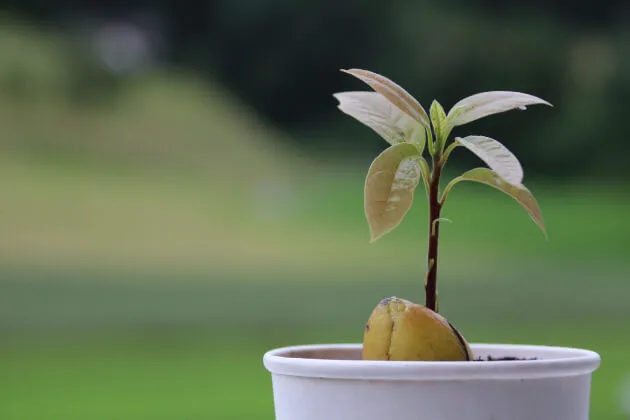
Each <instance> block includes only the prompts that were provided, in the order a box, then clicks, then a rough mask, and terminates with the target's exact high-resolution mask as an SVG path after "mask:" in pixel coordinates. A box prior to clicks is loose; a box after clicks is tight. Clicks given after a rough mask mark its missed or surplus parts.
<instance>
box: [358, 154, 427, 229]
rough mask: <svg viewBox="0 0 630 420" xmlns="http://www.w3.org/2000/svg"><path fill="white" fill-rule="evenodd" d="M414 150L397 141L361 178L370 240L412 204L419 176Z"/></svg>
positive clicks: (395, 222) (395, 223) (397, 220)
mask: <svg viewBox="0 0 630 420" xmlns="http://www.w3.org/2000/svg"><path fill="white" fill-rule="evenodd" d="M417 156H418V149H416V147H415V146H413V145H411V144H409V143H399V144H396V145H394V146H390V147H389V148H387V149H386V150H385V151H383V152H382V153H381V154H380V155H379V156H378V157H377V158H376V159H374V162H372V165H370V169H369V171H368V174H367V177H366V180H365V216H366V218H367V221H368V224H369V226H370V236H371V239H370V242H374V241H376V240H378V239H379V238H380V237H382V236H383V235H385V234H386V233H388V232H390V231H392V230H393V229H394V228H395V227H396V226H398V225H399V224H400V222H402V220H403V219H404V218H405V215H406V214H407V212H408V211H409V209H410V208H411V205H412V204H413V193H414V190H415V189H416V187H417V186H418V182H419V181H420V177H421V169H420V165H419V163H418V160H417V159H415V157H417Z"/></svg>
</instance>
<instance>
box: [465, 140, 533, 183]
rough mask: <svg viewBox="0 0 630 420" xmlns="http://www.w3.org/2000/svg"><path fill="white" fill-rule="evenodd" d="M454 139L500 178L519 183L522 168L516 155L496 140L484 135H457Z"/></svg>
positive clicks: (521, 177) (521, 176) (521, 178)
mask: <svg viewBox="0 0 630 420" xmlns="http://www.w3.org/2000/svg"><path fill="white" fill-rule="evenodd" d="M456 141H457V142H458V143H459V144H461V145H462V146H464V147H465V148H467V149H468V150H470V151H471V152H473V153H474V154H476V155H477V156H478V157H479V158H480V159H481V160H483V161H484V162H485V163H486V164H487V165H488V166H489V167H490V168H491V169H493V170H494V171H495V172H496V173H497V174H499V176H500V177H501V178H503V179H504V180H506V181H507V182H509V183H510V184H514V185H520V184H521V182H522V181H523V168H522V167H521V163H520V162H519V161H518V159H517V158H516V156H514V154H513V153H512V152H510V151H509V150H508V148H507V147H505V146H504V145H502V144H501V143H499V142H498V141H497V140H494V139H491V138H490V137H485V136H466V137H458V138H457V139H456Z"/></svg>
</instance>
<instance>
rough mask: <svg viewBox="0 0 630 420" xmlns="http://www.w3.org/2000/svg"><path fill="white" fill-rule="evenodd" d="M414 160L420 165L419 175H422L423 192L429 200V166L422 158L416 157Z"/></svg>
mask: <svg viewBox="0 0 630 420" xmlns="http://www.w3.org/2000/svg"><path fill="white" fill-rule="evenodd" d="M416 160H417V161H418V164H419V165H420V174H421V175H422V182H423V183H424V191H425V192H426V195H427V200H428V199H429V183H430V182H431V181H430V180H431V170H430V169H429V164H428V163H427V161H426V160H424V158H423V157H422V156H416Z"/></svg>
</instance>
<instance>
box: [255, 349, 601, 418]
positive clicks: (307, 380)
mask: <svg viewBox="0 0 630 420" xmlns="http://www.w3.org/2000/svg"><path fill="white" fill-rule="evenodd" d="M471 348H472V351H473V352H474V354H475V356H476V357H482V358H484V359H485V358H486V357H487V356H492V357H493V358H502V357H518V358H528V359H531V358H536V360H517V361H470V362H394V361H364V360H361V345H360V344H334V345H311V346H297V347H286V348H280V349H276V350H272V351H269V352H267V353H266V354H265V356H264V359H263V362H264V365H265V367H266V368H267V370H269V372H271V376H272V383H273V395H274V405H275V413H276V420H389V419H395V420H587V419H588V418H589V405H590V404H589V403H590V387H591V376H592V373H593V372H594V371H595V370H596V369H597V368H598V367H599V364H600V357H599V355H598V354H597V353H594V352H592V351H588V350H580V349H572V348H563V347H548V346H522V345H503V344H472V345H471Z"/></svg>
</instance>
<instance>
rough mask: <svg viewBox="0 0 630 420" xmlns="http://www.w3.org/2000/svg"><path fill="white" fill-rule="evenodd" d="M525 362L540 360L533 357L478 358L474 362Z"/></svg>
mask: <svg viewBox="0 0 630 420" xmlns="http://www.w3.org/2000/svg"><path fill="white" fill-rule="evenodd" d="M525 360H538V358H537V357H532V358H531V359H527V358H522V357H509V356H508V357H492V356H488V357H487V358H485V359H484V358H481V357H478V358H476V359H474V360H473V361H474V362H509V361H525Z"/></svg>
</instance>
